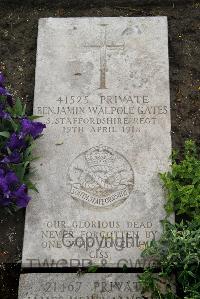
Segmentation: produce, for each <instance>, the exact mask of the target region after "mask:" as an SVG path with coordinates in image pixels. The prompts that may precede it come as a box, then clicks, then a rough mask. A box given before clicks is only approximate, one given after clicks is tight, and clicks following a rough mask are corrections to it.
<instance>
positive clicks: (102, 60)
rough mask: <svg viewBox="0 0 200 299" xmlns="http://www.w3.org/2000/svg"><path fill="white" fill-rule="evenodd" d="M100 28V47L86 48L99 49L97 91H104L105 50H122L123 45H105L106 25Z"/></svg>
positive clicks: (91, 46)
mask: <svg viewBox="0 0 200 299" xmlns="http://www.w3.org/2000/svg"><path fill="white" fill-rule="evenodd" d="M100 26H101V42H100V45H89V46H86V47H90V48H98V49H100V87H99V89H106V88H107V87H106V72H107V70H108V69H107V50H115V49H116V48H118V49H121V50H124V44H119V45H115V44H114V43H107V31H106V26H108V24H100Z"/></svg>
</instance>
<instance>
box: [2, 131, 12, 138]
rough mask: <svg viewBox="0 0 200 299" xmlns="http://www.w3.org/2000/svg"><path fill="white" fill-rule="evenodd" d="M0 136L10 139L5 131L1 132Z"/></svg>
mask: <svg viewBox="0 0 200 299" xmlns="http://www.w3.org/2000/svg"><path fill="white" fill-rule="evenodd" d="M0 136H3V137H5V138H9V137H10V133H9V132H7V131H3V132H0Z"/></svg>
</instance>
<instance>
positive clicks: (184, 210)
mask: <svg viewBox="0 0 200 299" xmlns="http://www.w3.org/2000/svg"><path fill="white" fill-rule="evenodd" d="M177 156H178V153H177V152H174V153H173V155H172V167H171V172H167V173H163V174H160V177H161V179H162V181H163V183H164V186H165V187H166V189H167V203H166V205H165V208H166V211H167V212H168V214H170V213H172V212H173V211H175V213H176V214H177V215H180V214H184V215H185V216H187V217H189V219H192V218H194V217H199V215H200V159H199V158H198V152H197V147H196V144H195V143H194V142H193V141H192V140H188V141H186V142H185V150H184V158H183V160H182V161H179V162H177Z"/></svg>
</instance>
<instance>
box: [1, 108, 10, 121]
mask: <svg viewBox="0 0 200 299" xmlns="http://www.w3.org/2000/svg"><path fill="white" fill-rule="evenodd" d="M3 108H4V107H3V105H2V104H0V118H2V119H10V118H11V116H10V114H9V113H8V112H5V111H4V110H3Z"/></svg>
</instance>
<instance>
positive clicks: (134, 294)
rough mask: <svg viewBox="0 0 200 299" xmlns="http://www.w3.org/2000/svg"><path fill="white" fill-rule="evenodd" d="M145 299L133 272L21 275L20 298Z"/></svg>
mask: <svg viewBox="0 0 200 299" xmlns="http://www.w3.org/2000/svg"><path fill="white" fill-rule="evenodd" d="M41 298H42V299H108V298H109V299H142V298H143V297H142V295H141V289H140V284H139V282H138V277H137V274H133V273H126V274H121V273H115V274H114V273H112V274H111V273H89V274H81V275H77V274H70V273H59V274H58V273H42V274H39V273H34V274H24V275H21V277H20V283H19V296H18V299H41Z"/></svg>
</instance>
